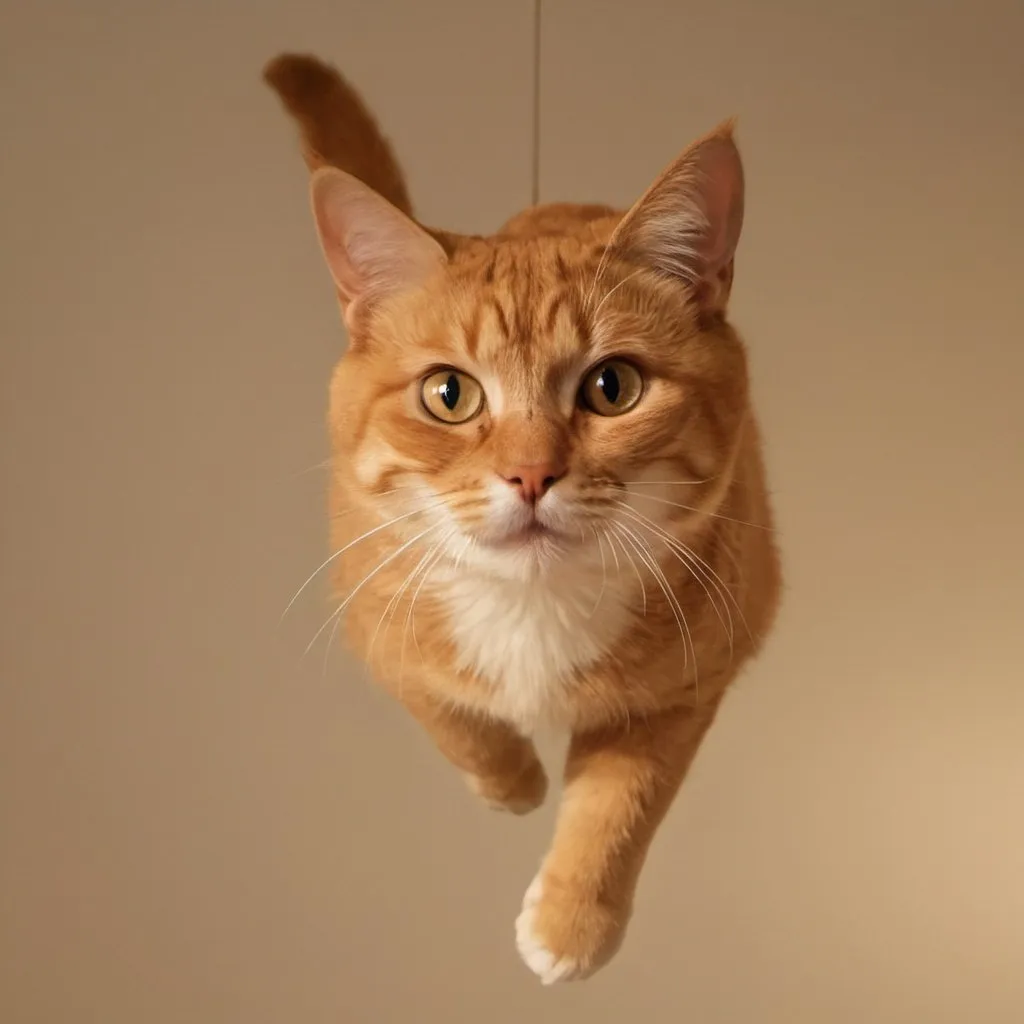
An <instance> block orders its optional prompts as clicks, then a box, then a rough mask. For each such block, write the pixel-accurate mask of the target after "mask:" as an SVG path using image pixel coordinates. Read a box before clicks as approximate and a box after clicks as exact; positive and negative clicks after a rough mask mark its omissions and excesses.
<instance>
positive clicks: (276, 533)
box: [0, 0, 1024, 1024]
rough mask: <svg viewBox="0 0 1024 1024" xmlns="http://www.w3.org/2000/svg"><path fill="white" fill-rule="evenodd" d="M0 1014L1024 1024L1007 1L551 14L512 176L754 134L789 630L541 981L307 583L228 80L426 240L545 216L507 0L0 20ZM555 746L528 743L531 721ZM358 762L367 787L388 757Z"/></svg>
mask: <svg viewBox="0 0 1024 1024" xmlns="http://www.w3.org/2000/svg"><path fill="white" fill-rule="evenodd" d="M2 21H3V24H4V32H3V38H2V40H0V48H2V51H0V82H2V85H3V89H2V90H0V125H2V138H3V145H2V147H0V182H2V185H3V188H2V191H0V246H2V249H0V260H2V275H0V293H2V301H0V331H2V347H0V480H2V481H3V484H2V486H3V492H2V494H3V500H2V506H0V516H2V518H0V527H2V571H0V612H2V614H0V829H2V836H0V1019H2V1020H4V1021H12V1022H18V1024H21V1022H26V1024H28V1022H32V1024H35V1022H40V1024H63V1022H65V1021H76V1022H90V1021H96V1022H102V1024H129V1022H131V1024H136V1022H140V1021H145V1022H146V1024H164V1022H184V1021H189V1022H191V1021H202V1022H204V1024H228V1022H231V1024H234V1022H239V1024H241V1022H244V1024H264V1022H266V1024H271V1022H281V1021H296V1022H298V1021H302V1022H303V1024H307V1022H308V1024H313V1022H325V1024H326V1022H328V1021H332V1022H336V1021H346V1022H349V1021H350V1022H352V1024H364V1022H365V1024H377V1022H381V1024H385V1022H387V1024H390V1022H392V1021H394V1022H398V1021H405V1020H415V1021H434V1020H437V1021H493V1022H494V1024H504V1022H513V1021H515V1022H519V1021H523V1020H529V1021H531V1022H535V1024H547V1022H551V1024H554V1022H558V1024H572V1022H574V1021H581V1022H583V1021H586V1022H588V1024H596V1022H604V1021H608V1022H611V1021H621V1020H633V1019H636V1020H641V1019H643V1020H647V1021H651V1022H654V1024H661V1022H666V1024H668V1022H674V1021H677V1020H680V1019H685V1020H692V1021H699V1022H700V1024H716V1022H722V1024H726V1022H728V1024H738V1022H747V1021H750V1022H754V1021H757V1022H759V1024H776V1022H778V1024H804V1022H806V1024H854V1022H857V1024H860V1022H863V1021H871V1022H872V1024H888V1022H893V1024H924V1022H927V1024H945V1022H949V1024H953V1022H962V1021H966V1020H970V1021H976V1022H979V1024H1004V1022H1005V1024H1010V1022H1017V1021H1020V1020H1021V1019H1024V972H1022V971H1021V963H1022V962H1024V882H1022V881H1021V879H1022V878H1024V812H1022V810H1021V808H1022V807H1024V638H1022V630H1021V622H1022V620H1024V614H1022V613H1024V598H1022V597H1021V592H1020V585H1021V581H1022V579H1024V542H1022V540H1021V534H1020V530H1021V523H1024V470H1022V468H1021V467H1022V466H1024V404H1022V403H1021V401H1020V397H1019V392H1020V382H1021V380H1024V344H1022V343H1021V338H1022V327H1021V325H1022V324H1024V299H1022V291H1021V287H1020V282H1021V280H1022V276H1024V258H1022V251H1024V249H1022V245H1021V239H1022V238H1024V201H1022V200H1021V198H1020V193H1019V183H1020V181H1021V180H1024V133H1022V132H1021V131H1020V125H1021V123H1022V108H1024V65H1022V63H1021V61H1020V56H1019V54H1020V49H1021V44H1022V42H1024V7H1022V6H1021V5H1020V4H1019V3H1016V2H1013V0H1005V2H998V0H984V2H979V3H968V2H967V0H959V2H956V3H949V4H943V5H937V4H931V3H924V2H923V0H921V2H913V0H899V2H896V3H888V4H882V3H863V4H857V5H845V7H844V8H828V7H827V5H822V4H820V3H811V2H809V0H808V2H802V0H779V2H777V3H774V4H771V5H762V4H760V3H756V2H754V0H729V2H727V3H722V4H717V5H699V4H691V5H680V4H669V3H665V2H661V3H659V2H657V0H633V2H632V3H630V4H625V5H624V4H611V3H604V2H585V0H544V4H543V21H542V28H543V31H542V47H541V66H540V72H541V75H540V79H541V85H542V100H543V102H542V105H541V106H542V109H541V178H540V186H541V193H542V198H544V199H554V198H573V199H599V200H610V201H614V202H618V203H628V202H630V201H631V200H632V199H633V198H635V197H636V195H638V194H639V192H640V191H641V190H642V189H643V188H644V186H645V185H646V183H647V182H648V180H649V179H650V178H652V177H653V176H654V174H656V173H657V171H658V170H659V169H660V167H661V166H662V165H663V164H664V163H665V162H667V161H668V160H669V159H670V158H671V157H672V156H673V155H674V154H675V152H676V151H677V150H678V149H680V148H681V147H682V146H683V145H685V143H686V142H687V141H689V140H690V139H691V138H692V137H694V136H696V135H697V134H699V133H702V132H703V131H705V130H706V129H708V128H709V127H711V126H712V125H713V124H714V123H715V122H716V121H718V120H719V119H721V118H723V117H725V116H728V115H730V114H738V115H739V116H740V142H741V146H742V148H743V152H744V156H745V159H746V164H747V174H748V206H747V211H748V214H747V222H746V229H745V234H744V238H743V241H742V243H741V250H740V259H739V261H738V276H737V284H736V291H735V300H734V311H735V319H736V321H737V323H738V324H739V326H740V327H741V328H742V329H743V330H744V332H745V334H746V336H747V338H748V340H749V343H750V348H751V354H752V361H753V368H754V374H755V389H756V397H757V400H758V406H759V409H760V412H761V417H762V421H763V426H764V429H765V433H766V435H767V438H768V442H769V461H770V468H771V471H772V479H773V486H774V490H775V494H776V502H777V506H778V513H779V519H780V530H781V537H782V544H783V549H784V552H785V555H786V559H787V564H788V573H789V578H788V591H787V596H786V604H785V609H784V614H783V616H782V619H781V621H780V624H779V628H778V632H777V633H776V635H775V638H774V640H773V642H772V644H771V645H770V648H769V650H768V651H767V653H766V655H765V657H764V658H763V659H762V660H761V661H760V662H759V663H758V665H757V666H755V667H754V668H752V669H751V671H750V672H749V673H748V674H747V675H746V676H745V678H744V680H743V682H742V683H741V684H740V685H739V686H738V687H737V688H736V690H735V691H734V693H733V695H732V697H731V699H730V700H729V702H728V704H727V707H726V709H725V711H724V713H723V714H722V716H721V717H720V719H719V722H718V724H717V726H716V728H715V729H714V730H713V732H712V734H711V736H710V737H709V740H708V742H707V744H706V746H705V748H704V750H703V752H702V754H701V756H700V758H699V759H698V762H697V764H696V766H695V768H694V771H693V773H692V775H691V778H690V781H689V783H688V785H687V787H686V788H685V789H684V792H683V795H682V796H681V798H680V799H679V801H678V802H677V804H676V806H675V808H674V810H673V812H672V814H671V816H670V818H669V820H668V821H667V823H666V825H665V827H664V829H663V831H662V833H661V835H660V838H659V840H658V842H657V844H656V846H655V848H654V851H653V853H652V856H651V859H650V862H649V865H648V869H647V872H646V874H645V877H644V882H643V886H642V889H641V892H640V896H639V906H638V909H637V914H636V917H635V919H634V923H633V926H632V929H631V932H630V936H629V940H628V942H627V944H626V946H625V948H624V949H623V951H622V953H621V954H620V957H619V958H618V959H617V960H616V962H615V964H614V966H612V967H610V968H609V969H608V970H607V971H606V972H605V973H603V974H601V975H599V976H598V977H596V978H595V979H594V980H592V981H591V982H588V983H586V984H585V985H582V986H570V987H565V988H560V989H554V990H549V989H542V988H541V987H540V986H539V985H538V984H537V983H536V981H535V979H534V978H533V977H532V976H531V975H530V974H529V973H528V972H527V971H526V970H525V968H523V967H522V965H521V964H520V963H519V962H518V959H517V956H516V953H515V950H514V946H513V941H512V921H513V919H514V916H515V913H516V911H517V909H518V905H519V900H520V897H521V893H522V889H523V887H524V886H525V884H526V883H527V882H528V881H529V879H530V878H531V877H532V874H533V871H534V868H535V866H536V862H537V858H538V857H539V856H540V854H541V852H542V850H543V848H544V843H545V841H546V838H547V836H548V833H549V830H550V827H551V815H552V807H551V806H550V805H549V806H548V807H547V808H546V809H544V810H543V811H541V812H539V813H538V814H537V815H535V816H532V817H531V818H529V819H525V820H508V819H506V818H504V817H500V816H494V815H490V814H487V813H485V812H483V811H481V810H480V808H479V807H478V806H477V805H476V804H475V803H474V802H473V801H472V800H471V799H470V798H469V797H468V796H467V795H466V794H465V792H464V789H463V786H462V783H461V781H460V780H459V779H458V777H457V776H456V774H455V773H454V772H452V771H451V770H450V769H449V768H448V767H447V765H445V764H444V763H443V762H442V760H441V758H440V757H439V756H438V755H437V754H436V753H435V752H434V751H433V750H432V748H431V747H430V744H429V743H428V741H427V740H426V739H425V738H424V737H422V736H421V735H420V734H419V733H418V731H417V730H416V728H415V727H414V726H413V724H412V723H411V722H410V721H408V720H407V718H406V716H405V715H404V714H403V713H402V712H401V711H400V710H399V709H398V708H397V707H395V706H393V705H392V704H391V702H390V701H388V700H387V699H386V698H385V697H383V696H382V695H381V694H380V693H378V692H377V691H375V690H374V689H373V688H372V686H370V685H368V683H367V681H366V679H365V674H364V672H363V671H362V670H361V669H360V668H359V667H357V666H355V665H353V664H352V663H351V662H350V661H348V660H347V659H346V657H345V656H344V655H343V654H342V653H341V652H340V651H337V650H335V651H333V652H331V653H330V655H329V657H328V658H326V659H325V652H324V645H323V644H322V643H319V644H317V645H315V646H314V648H313V649H312V651H311V652H310V654H309V655H308V656H306V657H302V652H303V648H304V647H305V646H306V643H307V642H308V640H309V638H310V637H312V636H313V634H314V633H315V632H316V631H317V629H318V628H319V626H320V624H321V622H322V621H323V619H324V617H325V616H326V614H327V611H326V609H325V602H324V600H323V598H324V594H323V590H322V589H320V590H317V589H316V588H310V590H309V591H307V592H306V593H305V594H304V595H303V596H302V598H301V599H300V600H299V601H298V602H297V604H296V605H295V607H294V608H293V610H292V613H291V614H290V615H289V617H288V618H287V619H286V620H285V622H284V623H283V625H280V626H279V624H278V623H279V619H280V615H281V611H282V609H283V608H284V606H285V604H286V603H287V602H288V600H289V598H290V597H291V595H292V593H293V592H294V591H295V589H296V587H297V586H298V585H299V583H301V582H302V580H303V579H304V578H305V577H306V575H307V574H308V573H309V572H310V571H312V569H313V568H315V567H316V566H317V565H318V564H319V563H320V561H321V560H322V558H323V557H324V550H325V536H324V534H325V529H324V522H323V519H324V516H323V489H324V478H323V476H324V474H323V469H322V467H320V466H319V463H320V462H321V461H322V460H323V459H324V457H325V455H326V448H325V439H324V430H323V418H324V405H325V389H326V380H327V374H328V372H329V369H330V366H331V365H332V362H333V360H334V359H335V357H336V355H337V353H338V351H339V350H340V346H341V344H342V335H341V331H340V328H339V326H338V323H337V314H336V310H335V306H334V302H333V299H332V297H331V294H330V288H329V285H328V279H327V276H326V272H325V271H324V270H323V269H322V267H321V264H320V258H319V254H318V252H317V249H316V245H315V241H314V239H313V235H312V229H311V225H310V222H309V213H308V204H307V200H306V195H305V189H304V177H303V170H302V168H301V164H300V162H299V159H298V156H297V154H296V150H295V145H294V138H293V135H292V132H291V129H290V126H289V125H288V123H287V122H286V120H285V118H284V116H283V115H282V114H281V113H280V111H279V110H278V108H277V106H276V103H275V101H274V99H273V97H272V96H271V95H270V94H269V93H268V92H267V91H266V90H265V89H264V87H263V86H262V85H261V83H260V81H259V71H260V68H261V65H262V63H263V62H264V60H265V59H266V58H267V57H269V56H271V55H273V54H274V53H276V52H278V51H279V50H282V49H308V50H313V51H315V52H317V53H320V54H322V55H323V56H326V57H328V58H330V59H332V60H335V61H337V62H338V63H339V64H340V65H341V66H343V67H344V68H345V70H346V71H347V72H349V74H350V75H351V77H352V78H353V79H354V80H355V81H356V82H358V83H359V84H360V85H361V87H362V88H363V90H364V92H365V94H366V96H367V98H368V99H369V100H370V102H371V103H372V104H373V106H374V107H375V109H376V110H377V111H378V112H379V114H380V115H381V119H382V120H383V122H384V123H385V125H386V126H387V127H388V129H389V131H390V133H391V134H392V135H393V137H394V139H395V141H396V143H397V146H398V149H399V152H400V154H401V156H402V158H403V160H404V162H405V163H406V166H407V167H408V169H409V173H410V177H411V179H412V182H413V188H414V194H415V196H416V198H417V200H418V206H419V210H420V212H421V214H422V215H423V217H424V218H425V219H427V220H428V221H430V222H432V223H437V224H445V225H448V226H451V227H454V228H458V229H462V230H471V231H486V230H488V229H490V228H493V227H494V226H496V225H497V224H498V223H499V222H500V220H501V219H502V218H503V217H504V216H505V215H506V214H508V213H509V212H512V211H514V210H515V209H517V208H519V207H521V206H523V205H524V204H525V203H526V202H528V200H529V195H530V186H531V164H532V161H531V153H530V144H531V138H532V131H533V129H532V114H533V98H532V93H531V89H532V82H533V64H532V61H533V30H534V26H533V5H532V4H530V3H526V2H521V3H516V4H500V5H499V4H494V5H491V4H481V3H478V2H474V0H436V2H434V3H431V4H423V3H413V2H412V0H406V2H399V0H389V2H377V3H374V4H356V3H344V2H338V0H335V2H333V3H327V2H321V0H295V2H293V3H289V4H285V3H283V2H279V0H261V2H260V3H257V4H245V5H243V4H241V3H230V2H229V0H207V2H205V3H199V2H198V0H188V2H184V3H179V4H175V5H167V4H161V5H141V4H139V5H130V6H128V7H127V8H126V5H123V4H116V3H113V2H112V0H97V2H95V3H90V4H88V5H84V4H77V3H72V2H70V0H54V2H50V3H46V4H36V5H28V4H19V5H15V4H14V3H5V4H4V10H3V18H2ZM551 747H552V749H554V745H553V744H552V745H551ZM385 766H386V767H385Z"/></svg>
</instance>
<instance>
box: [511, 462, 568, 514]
mask: <svg viewBox="0 0 1024 1024" xmlns="http://www.w3.org/2000/svg"><path fill="white" fill-rule="evenodd" d="M563 476H565V466H563V465H560V464H559V463H557V462H538V463H534V464H532V465H529V466H514V467H512V468H510V469H508V470H506V471H505V472H503V473H502V474H501V477H502V479H503V480H504V481H505V483H507V484H509V485H510V486H511V487H514V488H515V489H516V490H517V491H518V492H519V496H520V497H521V498H522V499H523V501H527V502H529V503H530V504H531V505H533V504H536V502H538V501H540V499H541V498H543V497H544V495H545V494H547V493H548V491H550V490H551V488H552V487H554V486H555V484H557V483H558V481H559V480H561V479H562V477H563Z"/></svg>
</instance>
